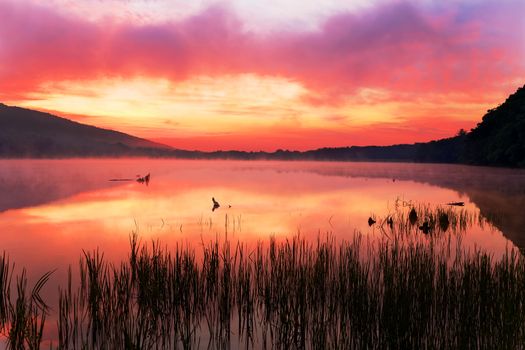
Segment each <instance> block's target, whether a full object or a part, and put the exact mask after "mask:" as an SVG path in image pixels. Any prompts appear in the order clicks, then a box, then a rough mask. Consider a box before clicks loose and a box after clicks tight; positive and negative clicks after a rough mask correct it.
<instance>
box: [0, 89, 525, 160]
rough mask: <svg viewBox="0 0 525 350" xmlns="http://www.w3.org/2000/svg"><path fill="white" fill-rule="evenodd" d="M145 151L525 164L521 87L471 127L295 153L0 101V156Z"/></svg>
mask: <svg viewBox="0 0 525 350" xmlns="http://www.w3.org/2000/svg"><path fill="white" fill-rule="evenodd" d="M98 156H107V157H118V156H148V157H176V158H188V159H243V160H258V159H269V160H330V161H404V162H432V163H466V164H475V165H493V166H507V167H525V86H523V87H521V88H519V89H518V90H517V91H516V92H515V93H514V94H512V95H511V96H509V98H507V100H506V101H505V102H504V103H503V104H501V105H500V106H498V107H496V108H494V109H490V110H489V111H488V112H487V114H485V116H484V117H483V119H482V121H481V122H480V123H479V124H478V125H477V126H476V127H475V128H474V129H472V130H471V131H470V132H468V133H467V132H464V131H461V132H460V133H458V135H456V136H452V137H450V138H446V139H441V140H436V141H431V142H426V143H415V144H400V145H392V146H365V147H359V146H352V147H339V148H320V149H316V150H311V151H305V152H299V151H288V150H278V151H276V152H262V151H261V152H243V151H235V150H232V151H215V152H200V151H185V150H179V149H174V148H171V147H168V146H164V145H160V144H157V143H154V142H151V141H148V140H145V139H141V138H138V137H134V136H131V135H127V134H124V133H121V132H117V131H112V130H106V129H101V128H97V127H94V126H88V125H84V124H80V123H76V122H73V121H70V120H67V119H64V118H60V117H56V116H53V115H51V114H48V113H42V112H38V111H33V110H29V109H24V108H17V107H8V106H6V105H3V104H0V157H3V158H14V157H34V158H39V157H48V158H56V157H98Z"/></svg>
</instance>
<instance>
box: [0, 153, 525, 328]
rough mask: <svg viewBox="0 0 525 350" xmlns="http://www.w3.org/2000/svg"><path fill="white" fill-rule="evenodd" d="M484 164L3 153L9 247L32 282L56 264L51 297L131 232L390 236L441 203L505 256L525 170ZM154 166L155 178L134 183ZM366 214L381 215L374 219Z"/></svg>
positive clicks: (191, 241)
mask: <svg viewBox="0 0 525 350" xmlns="http://www.w3.org/2000/svg"><path fill="white" fill-rule="evenodd" d="M480 170H481V168H479V167H468V166H459V165H433V164H406V163H335V162H267V161H257V162H250V161H179V160H148V159H119V160H109V159H107V160H4V161H0V192H1V193H2V196H1V197H0V233H1V234H2V243H1V246H0V248H1V250H3V251H5V252H6V253H7V254H8V255H9V257H10V259H11V261H14V262H15V263H16V269H17V270H18V271H19V270H20V269H21V268H23V267H24V268H26V269H27V270H28V276H29V279H30V280H36V279H37V278H38V277H39V276H41V275H43V274H44V273H45V272H47V271H52V270H56V271H55V272H54V274H53V276H52V278H51V280H50V281H49V283H48V284H47V285H46V286H45V287H44V290H43V293H42V294H43V296H44V297H45V298H46V299H47V300H50V304H51V305H52V306H53V305H56V304H54V303H56V301H55V300H54V299H56V298H57V297H56V291H57V287H58V285H64V284H65V283H66V281H67V270H68V266H70V265H71V266H75V265H76V264H77V263H78V260H79V258H80V256H81V255H82V254H83V251H93V250H95V249H100V251H101V252H103V253H104V257H105V259H107V260H108V261H110V262H115V263H117V262H119V261H121V260H124V259H126V258H127V256H128V254H129V236H130V234H131V233H132V232H135V233H137V234H138V237H139V239H141V240H142V242H146V243H149V242H151V241H152V240H158V241H159V242H161V245H163V246H166V247H167V248H168V249H170V247H171V248H173V247H176V246H177V245H178V246H181V245H182V246H187V247H190V248H193V249H195V250H196V253H197V254H199V251H200V248H201V247H202V245H203V244H207V243H209V242H210V241H213V240H215V239H217V238H218V239H219V240H222V239H224V238H226V237H227V238H228V239H229V240H231V241H232V242H237V241H239V242H243V243H245V244H246V246H247V247H255V246H256V244H257V242H260V241H262V242H264V241H268V239H269V238H270V237H275V239H276V240H278V241H282V240H286V239H292V238H293V237H296V236H298V235H299V236H300V237H302V238H305V239H307V240H311V241H315V240H316V239H317V238H318V237H326V236H327V235H330V236H333V237H334V239H336V240H338V241H342V240H346V241H351V240H352V239H353V237H354V235H355V234H356V233H361V234H362V235H363V237H365V238H368V239H370V240H374V239H388V238H389V237H388V232H389V231H388V227H387V226H385V220H386V218H388V217H393V218H394V220H396V218H399V217H400V216H399V215H405V214H407V213H408V210H409V209H410V208H412V207H418V208H421V207H423V208H428V209H429V210H433V209H434V208H443V209H446V210H451V211H452V212H454V213H458V214H461V213H463V214H465V215H468V217H469V219H468V220H469V221H468V225H466V226H465V227H463V228H453V227H451V228H449V229H448V231H447V234H449V235H451V236H458V235H459V236H461V241H462V246H463V247H464V248H465V249H471V250H474V249H483V250H485V251H487V252H489V253H491V254H493V255H494V256H496V257H497V256H501V255H502V254H504V252H505V251H506V250H509V249H513V248H515V247H517V248H522V247H523V246H524V244H523V243H524V242H525V230H524V229H523V228H524V227H525V218H524V217H523V215H522V208H523V205H524V204H525V193H524V192H525V190H524V189H525V172H524V171H519V170H510V169H488V168H482V171H480ZM147 173H150V174H151V180H150V181H149V183H147V184H146V183H139V182H137V181H135V179H137V178H138V177H143V176H144V175H146V174H147ZM112 179H113V180H114V179H125V180H128V181H110V180H112ZM129 180H131V181H129ZM212 198H214V199H215V200H216V201H217V202H218V203H219V205H220V206H219V207H218V208H216V210H212V209H213V206H214V203H213V202H212ZM450 202H464V206H462V207H451V206H448V205H447V203H450ZM463 214H462V215H463ZM369 218H373V219H374V220H375V221H376V223H375V224H373V225H369V222H368V219H369ZM420 219H421V220H423V219H424V218H420ZM395 224H396V223H395ZM414 232H416V233H417V232H419V231H418V229H417V227H414ZM419 234H420V235H421V239H423V240H424V239H425V237H426V236H425V235H424V234H423V233H421V232H419ZM442 234H443V233H442ZM50 336H51V337H52V335H50Z"/></svg>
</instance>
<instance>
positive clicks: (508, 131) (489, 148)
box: [461, 86, 525, 167]
mask: <svg viewBox="0 0 525 350" xmlns="http://www.w3.org/2000/svg"><path fill="white" fill-rule="evenodd" d="M465 141H466V144H465V150H464V154H463V157H462V159H461V160H462V161H464V162H466V163H471V164H480V165H497V166H512V167H514V166H517V167H525V86H523V87H521V88H519V89H518V90H517V91H516V92H515V93H514V94H512V95H510V96H509V97H508V98H507V100H506V101H505V102H504V103H502V104H501V105H500V106H498V107H496V108H494V109H490V110H488V111H487V114H485V116H484V117H483V119H482V121H481V122H480V123H479V124H478V125H477V126H476V127H475V128H474V129H472V130H471V132H470V133H468V135H467V138H466V140H465Z"/></svg>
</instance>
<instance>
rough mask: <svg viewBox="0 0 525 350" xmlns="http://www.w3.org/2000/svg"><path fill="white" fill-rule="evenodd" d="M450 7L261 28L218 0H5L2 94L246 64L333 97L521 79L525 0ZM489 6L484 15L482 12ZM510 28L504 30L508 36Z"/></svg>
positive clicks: (491, 86) (481, 86) (177, 76)
mask: <svg viewBox="0 0 525 350" xmlns="http://www.w3.org/2000/svg"><path fill="white" fill-rule="evenodd" d="M495 4H496V3H495V2H493V1H484V2H483V1H482V2H476V3H471V4H469V5H468V6H467V5H458V4H457V3H456V4H454V5H451V7H450V8H444V7H442V8H439V7H437V6H430V5H429V6H426V7H425V6H424V5H418V4H412V3H409V2H394V3H391V4H386V5H385V4H379V5H377V6H375V7H373V8H369V9H366V10H363V11H362V12H359V13H356V12H352V13H349V12H346V13H340V14H337V15H334V16H331V17H330V18H328V19H327V20H326V21H325V22H324V24H322V25H321V26H320V28H319V29H318V30H311V29H310V30H307V31H305V32H301V31H298V30H294V31H288V32H283V33H276V32H271V33H268V34H266V35H259V34H257V33H254V32H252V31H250V32H247V31H245V30H244V29H243V27H244V26H243V20H242V18H240V17H239V16H238V15H236V13H235V12H234V11H233V10H231V9H229V8H228V7H225V6H212V7H209V8H207V9H205V10H204V11H202V12H200V13H198V14H196V15H193V16H190V17H186V18H184V19H182V20H179V21H174V22H163V23H150V24H141V23H138V24H137V23H133V22H122V21H112V20H111V19H110V18H107V17H106V18H104V19H100V20H98V21H86V20H82V19H80V18H79V17H74V16H67V15H66V14H64V13H59V12H57V11H54V10H53V9H52V8H49V7H41V6H37V5H35V4H34V3H29V2H24V1H17V2H14V1H9V0H4V1H0V37H1V38H2V40H1V41H0V98H2V99H10V98H11V99H13V98H14V99H20V98H24V96H25V94H30V93H32V92H35V91H38V90H39V89H41V87H42V85H43V84H45V83H49V82H60V81H66V80H79V81H83V80H94V79H100V78H108V77H119V78H121V77H137V76H138V77H140V76H147V77H153V78H165V79H169V80H171V81H174V82H177V81H183V80H186V79H189V78H191V77H194V76H211V77H213V76H221V75H236V74H245V73H252V74H258V75H262V76H278V77H284V78H286V79H289V80H291V81H297V82H299V83H300V84H302V85H303V86H305V87H306V88H307V89H308V90H309V91H310V95H309V96H307V98H306V99H305V101H309V102H310V103H332V104H337V103H338V102H340V101H341V99H342V98H344V97H345V96H347V95H352V94H353V93H355V92H356V91H357V90H358V89H362V88H373V89H384V90H391V91H401V92H417V93H439V92H453V91H458V92H460V91H461V92H464V91H472V93H476V92H481V91H485V92H486V91H498V90H501V88H502V86H506V84H508V83H509V81H511V80H512V81H514V80H515V79H516V77H525V67H524V63H523V62H525V60H523V53H524V52H525V51H524V49H525V44H524V42H525V40H524V37H523V36H525V34H524V33H523V31H519V30H513V28H523V22H524V19H523V17H522V16H521V14H522V13H523V12H524V11H525V5H524V4H523V3H522V2H518V1H507V2H503V3H501V5H499V6H496V5H495ZM489 10H490V14H489V13H487V11H489ZM508 33H511V34H510V35H508Z"/></svg>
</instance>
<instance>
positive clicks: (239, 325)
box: [0, 207, 525, 349]
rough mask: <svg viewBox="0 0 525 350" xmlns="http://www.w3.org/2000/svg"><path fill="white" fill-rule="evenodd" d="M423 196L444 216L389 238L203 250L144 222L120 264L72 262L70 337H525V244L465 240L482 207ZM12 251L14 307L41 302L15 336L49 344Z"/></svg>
mask: <svg viewBox="0 0 525 350" xmlns="http://www.w3.org/2000/svg"><path fill="white" fill-rule="evenodd" d="M417 210H418V216H419V218H420V222H421V221H423V220H430V217H431V216H432V217H435V218H437V219H436V220H435V221H434V224H433V225H434V226H432V227H433V230H432V231H431V233H430V234H428V235H424V234H423V233H421V232H420V231H419V230H418V228H417V225H419V223H420V222H418V223H415V224H412V223H409V220H408V217H407V212H408V211H406V213H405V212H403V213H400V214H399V215H398V216H396V218H395V220H394V223H396V224H395V225H393V226H392V227H387V226H384V230H385V232H387V231H388V232H389V234H388V235H387V234H385V235H384V236H383V238H381V239H379V241H371V240H368V239H366V237H363V236H361V235H359V234H356V235H355V236H354V238H353V239H352V240H351V241H341V242H339V241H337V240H336V239H335V237H334V236H330V235H328V236H327V237H325V238H321V237H319V238H318V239H317V240H316V241H308V240H306V239H303V238H301V237H300V236H295V237H293V238H291V239H286V240H282V241H278V240H277V239H275V238H271V239H270V240H269V241H268V242H260V243H258V244H257V245H256V246H254V247H250V246H247V245H246V244H245V243H242V242H237V243H232V242H230V241H228V240H227V239H223V240H221V239H218V238H217V239H216V240H215V241H211V242H208V243H204V242H203V244H202V248H201V249H202V258H201V257H200V256H201V255H199V258H196V256H197V252H196V251H195V248H194V247H193V248H192V247H188V246H176V247H175V248H173V249H167V248H165V247H163V246H162V245H161V244H160V243H159V242H152V243H151V244H143V243H141V242H140V241H139V239H138V237H137V235H132V236H131V237H130V252H129V256H128V259H127V260H126V261H123V262H121V263H120V264H111V263H109V262H107V261H106V260H105V258H104V255H103V253H101V252H100V251H93V252H84V253H83V255H82V256H81V258H80V261H79V264H78V273H75V272H74V270H73V269H70V270H69V274H68V276H69V278H68V283H67V285H66V286H64V287H61V288H60V291H59V307H58V319H57V328H58V340H57V346H58V348H60V349H168V348H170V349H171V348H183V349H191V348H203V347H207V348H213V349H216V348H217V349H224V348H230V347H234V348H241V347H244V348H247V349H249V348H261V347H264V348H276V349H291V348H308V349H314V348H316V349H317V348H327V349H335V348H337V349H339V348H347V349H365V348H366V349H457V348H466V349H469V348H476V349H478V348H486V349H496V348H498V349H522V348H525V346H524V345H523V344H525V258H524V257H522V256H521V255H520V254H519V253H518V252H516V251H515V250H509V251H507V252H506V254H504V255H503V257H502V258H501V259H494V258H493V257H492V256H491V255H489V254H487V253H485V252H482V251H479V250H475V251H470V252H468V251H465V250H464V249H462V247H461V239H460V238H461V235H459V236H455V237H459V240H458V241H457V242H455V245H451V243H450V237H452V235H453V232H459V231H460V230H461V227H462V225H463V226H464V225H467V224H468V223H469V222H471V221H475V220H478V218H476V217H472V216H469V215H468V214H466V213H464V212H462V211H454V209H450V211H447V212H446V213H447V215H448V221H449V222H448V225H449V226H448V227H447V230H443V229H442V228H441V227H440V224H439V217H440V215H442V214H443V212H444V211H445V210H448V209H447V208H438V209H436V210H434V211H432V210H430V209H428V208H426V207H425V208H423V207H422V208H418V209H417ZM400 220H404V222H399V221H400ZM445 231H447V232H448V234H445ZM0 262H1V263H0V277H2V276H5V278H4V279H2V278H0V283H2V285H0V287H2V300H1V303H0V306H1V305H17V308H18V305H19V303H18V299H20V300H21V301H20V308H22V309H23V308H25V309H24V311H16V312H14V310H13V309H12V308H10V307H7V308H6V310H7V311H6V313H7V314H8V315H14V314H17V315H28V316H24V318H23V319H24V320H26V321H23V322H21V323H22V324H23V325H24V326H22V328H24V329H25V330H26V331H25V332H17V334H22V333H23V334H28V336H25V337H24V338H23V339H15V338H13V340H11V338H9V339H10V343H9V346H10V347H11V348H16V349H18V348H20V349H21V348H37V347H38V341H39V340H41V334H42V331H41V330H42V327H43V323H44V321H45V312H43V311H45V306H44V305H43V303H41V302H39V299H38V298H34V297H29V296H27V293H26V287H25V286H26V284H25V283H26V282H23V281H25V275H24V273H23V274H22V277H21V278H19V279H18V280H17V290H18V292H17V295H18V299H17V302H15V303H12V302H11V300H10V297H9V295H10V293H9V289H10V287H9V283H10V276H11V274H10V272H9V263H8V262H7V261H6V258H5V256H4V258H3V260H1V261H0ZM46 276H47V277H46V278H49V275H46ZM46 278H44V279H42V280H41V281H40V283H37V285H36V287H35V288H37V289H39V288H41V285H42V283H45V280H46ZM36 294H37V295H38V293H36ZM1 310H2V309H1V308H0V312H1ZM31 310H33V311H31ZM1 315H2V314H1V313H0V316H1ZM2 320H4V321H3V322H4V323H3V325H4V326H3V328H2V329H3V330H8V331H9V332H11V330H13V329H18V328H17V327H18V322H19V321H18V319H17V318H16V317H13V316H7V317H6V318H4V319H2ZM28 320H29V321H28ZM28 325H29V326H28ZM15 340H16V341H17V343H16V344H15ZM22 343H23V344H22ZM17 344H22V345H17Z"/></svg>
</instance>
